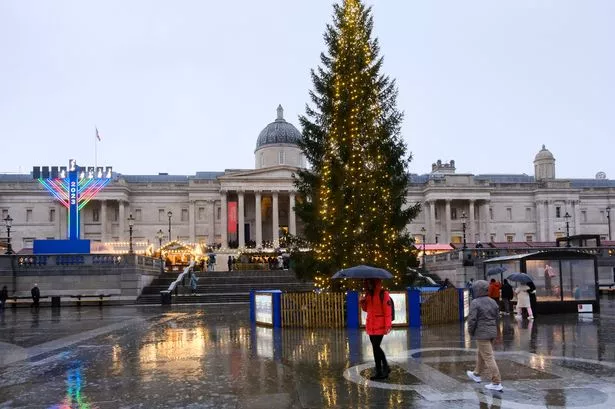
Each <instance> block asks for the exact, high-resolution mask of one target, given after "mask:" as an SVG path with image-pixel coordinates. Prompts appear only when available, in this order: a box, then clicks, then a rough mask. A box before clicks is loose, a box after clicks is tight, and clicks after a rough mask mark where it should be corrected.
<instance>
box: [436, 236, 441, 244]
mask: <svg viewBox="0 0 615 409" xmlns="http://www.w3.org/2000/svg"><path fill="white" fill-rule="evenodd" d="M437 243H440V235H439V234H436V244H437Z"/></svg>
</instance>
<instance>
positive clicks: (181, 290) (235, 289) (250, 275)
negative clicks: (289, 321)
mask: <svg viewBox="0 0 615 409" xmlns="http://www.w3.org/2000/svg"><path fill="white" fill-rule="evenodd" d="M178 274H179V273H178V272H174V273H168V272H165V273H164V274H162V275H160V277H158V278H156V279H155V280H154V281H153V282H152V283H151V284H150V285H149V286H147V287H145V288H144V289H143V291H142V292H141V295H140V296H139V298H138V299H137V303H138V304H160V291H162V290H167V289H168V288H169V285H171V283H172V282H173V281H175V280H176V279H177V276H178ZM196 275H197V277H198V278H199V282H198V288H197V292H196V294H191V291H190V285H189V281H188V279H186V280H185V283H184V285H183V286H181V285H180V286H179V287H178V291H177V293H178V294H177V295H175V294H173V304H188V303H204V304H222V303H248V302H250V290H282V291H311V290H312V289H313V288H314V285H313V284H312V283H304V282H301V281H299V280H297V279H296V278H295V274H294V273H293V272H292V271H290V270H273V271H206V272H197V273H196Z"/></svg>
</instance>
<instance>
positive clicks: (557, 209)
mask: <svg viewBox="0 0 615 409" xmlns="http://www.w3.org/2000/svg"><path fill="white" fill-rule="evenodd" d="M555 217H557V218H558V219H559V218H560V217H562V208H561V207H559V206H555Z"/></svg>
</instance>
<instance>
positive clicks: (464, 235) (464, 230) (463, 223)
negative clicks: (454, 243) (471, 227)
mask: <svg viewBox="0 0 615 409" xmlns="http://www.w3.org/2000/svg"><path fill="white" fill-rule="evenodd" d="M466 220H467V217H466V212H462V213H461V222H462V224H461V227H462V228H463V249H464V250H465V249H466V248H468V245H467V243H466Z"/></svg>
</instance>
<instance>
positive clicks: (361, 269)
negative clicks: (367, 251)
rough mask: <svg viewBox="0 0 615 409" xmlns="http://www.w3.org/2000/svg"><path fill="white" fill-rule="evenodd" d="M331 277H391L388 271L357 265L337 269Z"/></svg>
mask: <svg viewBox="0 0 615 409" xmlns="http://www.w3.org/2000/svg"><path fill="white" fill-rule="evenodd" d="M332 278H361V279H364V278H383V279H386V278H393V274H391V273H389V272H388V271H386V270H384V269H382V268H378V267H372V266H365V265H359V266H354V267H350V268H345V269H343V270H340V271H338V272H337V273H335V274H334V275H333V277H332Z"/></svg>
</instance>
